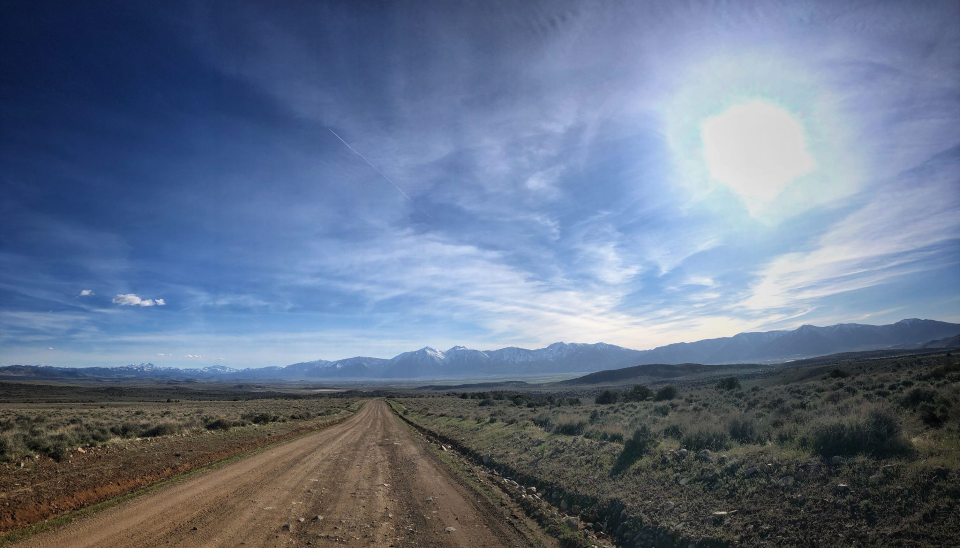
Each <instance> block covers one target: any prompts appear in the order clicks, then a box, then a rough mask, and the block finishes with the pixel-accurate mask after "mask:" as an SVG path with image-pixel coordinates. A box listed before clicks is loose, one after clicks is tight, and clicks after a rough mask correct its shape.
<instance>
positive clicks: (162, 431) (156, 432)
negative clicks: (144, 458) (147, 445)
mask: <svg viewBox="0 0 960 548" xmlns="http://www.w3.org/2000/svg"><path fill="white" fill-rule="evenodd" d="M179 433H180V425H179V424H177V423H175V422H161V423H160V424H157V425H156V426H154V427H153V428H150V429H148V430H147V431H146V432H144V433H143V435H144V436H145V437H148V438H155V437H158V436H172V435H173V434H179Z"/></svg>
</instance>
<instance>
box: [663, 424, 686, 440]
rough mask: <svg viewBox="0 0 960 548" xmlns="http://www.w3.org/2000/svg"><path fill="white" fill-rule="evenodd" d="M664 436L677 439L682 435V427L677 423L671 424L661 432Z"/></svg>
mask: <svg viewBox="0 0 960 548" xmlns="http://www.w3.org/2000/svg"><path fill="white" fill-rule="evenodd" d="M661 433H662V434H663V436H664V437H666V438H673V439H675V440H678V439H680V438H682V437H683V428H682V427H681V426H680V425H679V424H671V425H670V426H668V427H666V428H664V429H663V431H662V432H661Z"/></svg>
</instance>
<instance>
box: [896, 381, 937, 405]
mask: <svg viewBox="0 0 960 548" xmlns="http://www.w3.org/2000/svg"><path fill="white" fill-rule="evenodd" d="M939 395H940V393H939V392H937V391H936V390H934V389H932V388H923V387H921V386H918V387H916V388H913V389H911V390H910V391H909V392H907V393H906V394H904V395H903V399H901V400H900V404H901V405H903V406H904V407H910V408H914V407H917V406H919V405H920V404H921V403H933V402H935V401H936V400H937V397H938V396H939Z"/></svg>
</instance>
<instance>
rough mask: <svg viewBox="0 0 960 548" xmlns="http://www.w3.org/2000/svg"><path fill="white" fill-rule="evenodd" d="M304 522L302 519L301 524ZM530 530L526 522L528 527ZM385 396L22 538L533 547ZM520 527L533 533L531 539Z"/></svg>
mask: <svg viewBox="0 0 960 548" xmlns="http://www.w3.org/2000/svg"><path fill="white" fill-rule="evenodd" d="M301 520H302V521H301ZM521 529H522V528H521ZM530 534H531V533H530V532H529V531H527V532H526V533H523V534H521V533H520V532H519V531H518V528H515V527H513V526H512V525H511V524H510V523H509V522H507V521H505V520H504V519H503V515H502V512H501V510H499V509H498V508H495V507H494V506H493V505H492V504H491V503H490V502H488V501H487V500H486V499H482V498H481V497H478V496H477V495H476V494H475V493H474V492H473V491H472V490H471V489H470V488H468V487H465V486H463V485H462V484H461V483H459V482H458V481H457V480H456V479H455V477H454V476H453V475H452V473H451V472H450V471H449V469H447V468H446V467H445V466H444V465H443V464H442V463H441V462H439V460H438V459H437V457H436V455H435V454H433V453H432V452H431V450H430V448H429V447H428V446H427V445H426V443H425V442H424V441H423V440H422V439H421V438H419V437H418V436H416V435H415V434H413V433H412V432H411V431H410V430H409V429H408V428H407V427H405V426H403V424H402V423H401V422H400V421H399V419H397V417H395V416H394V415H393V414H392V413H391V412H390V409H389V408H388V407H387V405H386V404H385V403H383V402H381V401H371V402H368V403H367V404H366V405H365V406H364V408H363V409H362V410H361V411H360V412H359V413H358V414H357V415H356V416H355V417H353V418H351V419H349V420H348V421H346V422H344V423H342V424H339V425H336V426H333V427H330V428H328V429H326V430H323V431H320V432H318V433H315V434H311V435H308V436H305V437H302V438H299V439H296V440H294V441H291V442H289V443H285V444H282V445H279V446H277V447H273V448H270V449H268V450H265V451H263V452H260V453H257V454H255V455H252V456H249V457H247V458H244V459H242V460H240V461H237V462H235V463H232V464H229V465H227V466H224V467H222V468H219V469H215V470H210V471H207V472H204V473H201V474H199V475H197V476H194V477H191V478H188V479H186V480H183V481H181V482H177V483H174V484H171V485H168V486H164V487H162V488H160V489H157V490H155V491H152V492H149V493H147V494H145V495H142V496H139V497H136V498H134V499H132V500H129V501H127V502H124V503H122V504H120V505H118V506H115V507H113V508H110V509H108V510H105V511H103V512H99V513H97V514H94V515H92V516H89V517H86V518H83V519H80V520H78V521H76V522H74V523H71V524H69V525H67V526H65V527H63V528H60V529H56V530H53V531H49V532H47V533H43V534H40V535H36V536H34V537H31V538H29V539H27V540H26V541H25V542H22V543H20V544H17V546H44V547H48V546H56V547H57V548H63V547H104V548H106V547H129V546H396V547H401V546H471V547H472V546H530V545H533V544H539V543H540V542H541V540H542V539H540V538H529V535H530ZM524 535H527V537H525V536H524Z"/></svg>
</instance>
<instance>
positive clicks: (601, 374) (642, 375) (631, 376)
mask: <svg viewBox="0 0 960 548" xmlns="http://www.w3.org/2000/svg"><path fill="white" fill-rule="evenodd" d="M769 367H771V366H770V365H756V364H734V365H704V364H700V363H680V364H664V363H651V364H644V365H635V366H633V367H624V368H622V369H611V370H607V371H597V372H596V373H590V374H589V375H584V376H582V377H577V378H575V379H569V380H566V381H561V382H559V383H557V384H563V385H590V384H621V383H639V384H642V383H645V382H652V381H659V380H667V379H678V378H681V377H694V376H697V375H703V374H711V375H714V374H720V373H725V372H730V373H732V372H743V371H751V372H752V371H757V370H760V369H764V368H769Z"/></svg>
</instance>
